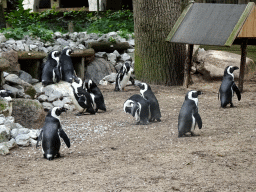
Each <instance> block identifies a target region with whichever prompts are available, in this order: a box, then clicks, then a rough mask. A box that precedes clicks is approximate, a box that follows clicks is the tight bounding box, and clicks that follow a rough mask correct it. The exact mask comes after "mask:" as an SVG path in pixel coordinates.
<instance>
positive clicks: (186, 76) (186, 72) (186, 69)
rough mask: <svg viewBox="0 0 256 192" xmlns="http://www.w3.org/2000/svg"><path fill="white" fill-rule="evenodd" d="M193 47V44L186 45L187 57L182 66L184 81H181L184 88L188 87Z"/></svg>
mask: <svg viewBox="0 0 256 192" xmlns="http://www.w3.org/2000/svg"><path fill="white" fill-rule="evenodd" d="M193 48H194V45H193V44H192V45H191V44H189V45H188V51H187V58H186V61H185V66H184V82H183V86H184V87H185V88H188V85H189V81H190V79H191V75H190V72H191V66H192V56H193Z"/></svg>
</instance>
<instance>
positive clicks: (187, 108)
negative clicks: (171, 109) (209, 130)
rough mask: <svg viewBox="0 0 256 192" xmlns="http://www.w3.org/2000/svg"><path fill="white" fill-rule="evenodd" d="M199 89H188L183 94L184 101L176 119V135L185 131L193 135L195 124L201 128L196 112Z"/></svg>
mask: <svg viewBox="0 0 256 192" xmlns="http://www.w3.org/2000/svg"><path fill="white" fill-rule="evenodd" d="M201 94H202V93H201V91H189V92H188V93H187V94H186V96H185V101H184V103H183V105H182V107H181V109H180V113H179V119H178V132H179V134H178V137H182V136H183V135H185V134H186V133H187V132H190V133H191V136H194V135H195V134H194V130H195V127H196V124H198V127H199V129H201V128H202V119H201V117H200V115H199V113H198V95H201Z"/></svg>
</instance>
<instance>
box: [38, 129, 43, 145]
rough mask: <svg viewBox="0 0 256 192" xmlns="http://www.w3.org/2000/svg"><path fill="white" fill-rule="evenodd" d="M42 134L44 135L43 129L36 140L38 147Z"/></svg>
mask: <svg viewBox="0 0 256 192" xmlns="http://www.w3.org/2000/svg"><path fill="white" fill-rule="evenodd" d="M42 136H43V129H42V130H41V132H40V135H39V136H38V139H37V142H36V148H37V147H38V144H39V142H40V141H41V140H42Z"/></svg>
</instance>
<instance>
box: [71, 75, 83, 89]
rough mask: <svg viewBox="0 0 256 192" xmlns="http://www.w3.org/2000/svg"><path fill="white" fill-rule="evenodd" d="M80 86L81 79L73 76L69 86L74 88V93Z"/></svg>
mask: <svg viewBox="0 0 256 192" xmlns="http://www.w3.org/2000/svg"><path fill="white" fill-rule="evenodd" d="M82 86H83V81H82V79H81V78H79V77H77V76H73V82H72V83H71V87H73V88H74V90H75V92H76V93H78V88H79V87H82Z"/></svg>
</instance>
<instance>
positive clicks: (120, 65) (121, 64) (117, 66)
mask: <svg viewBox="0 0 256 192" xmlns="http://www.w3.org/2000/svg"><path fill="white" fill-rule="evenodd" d="M122 66H123V63H121V62H119V63H118V64H117V65H116V66H115V69H116V71H117V72H118V71H119V70H120V69H121V67H122Z"/></svg>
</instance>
